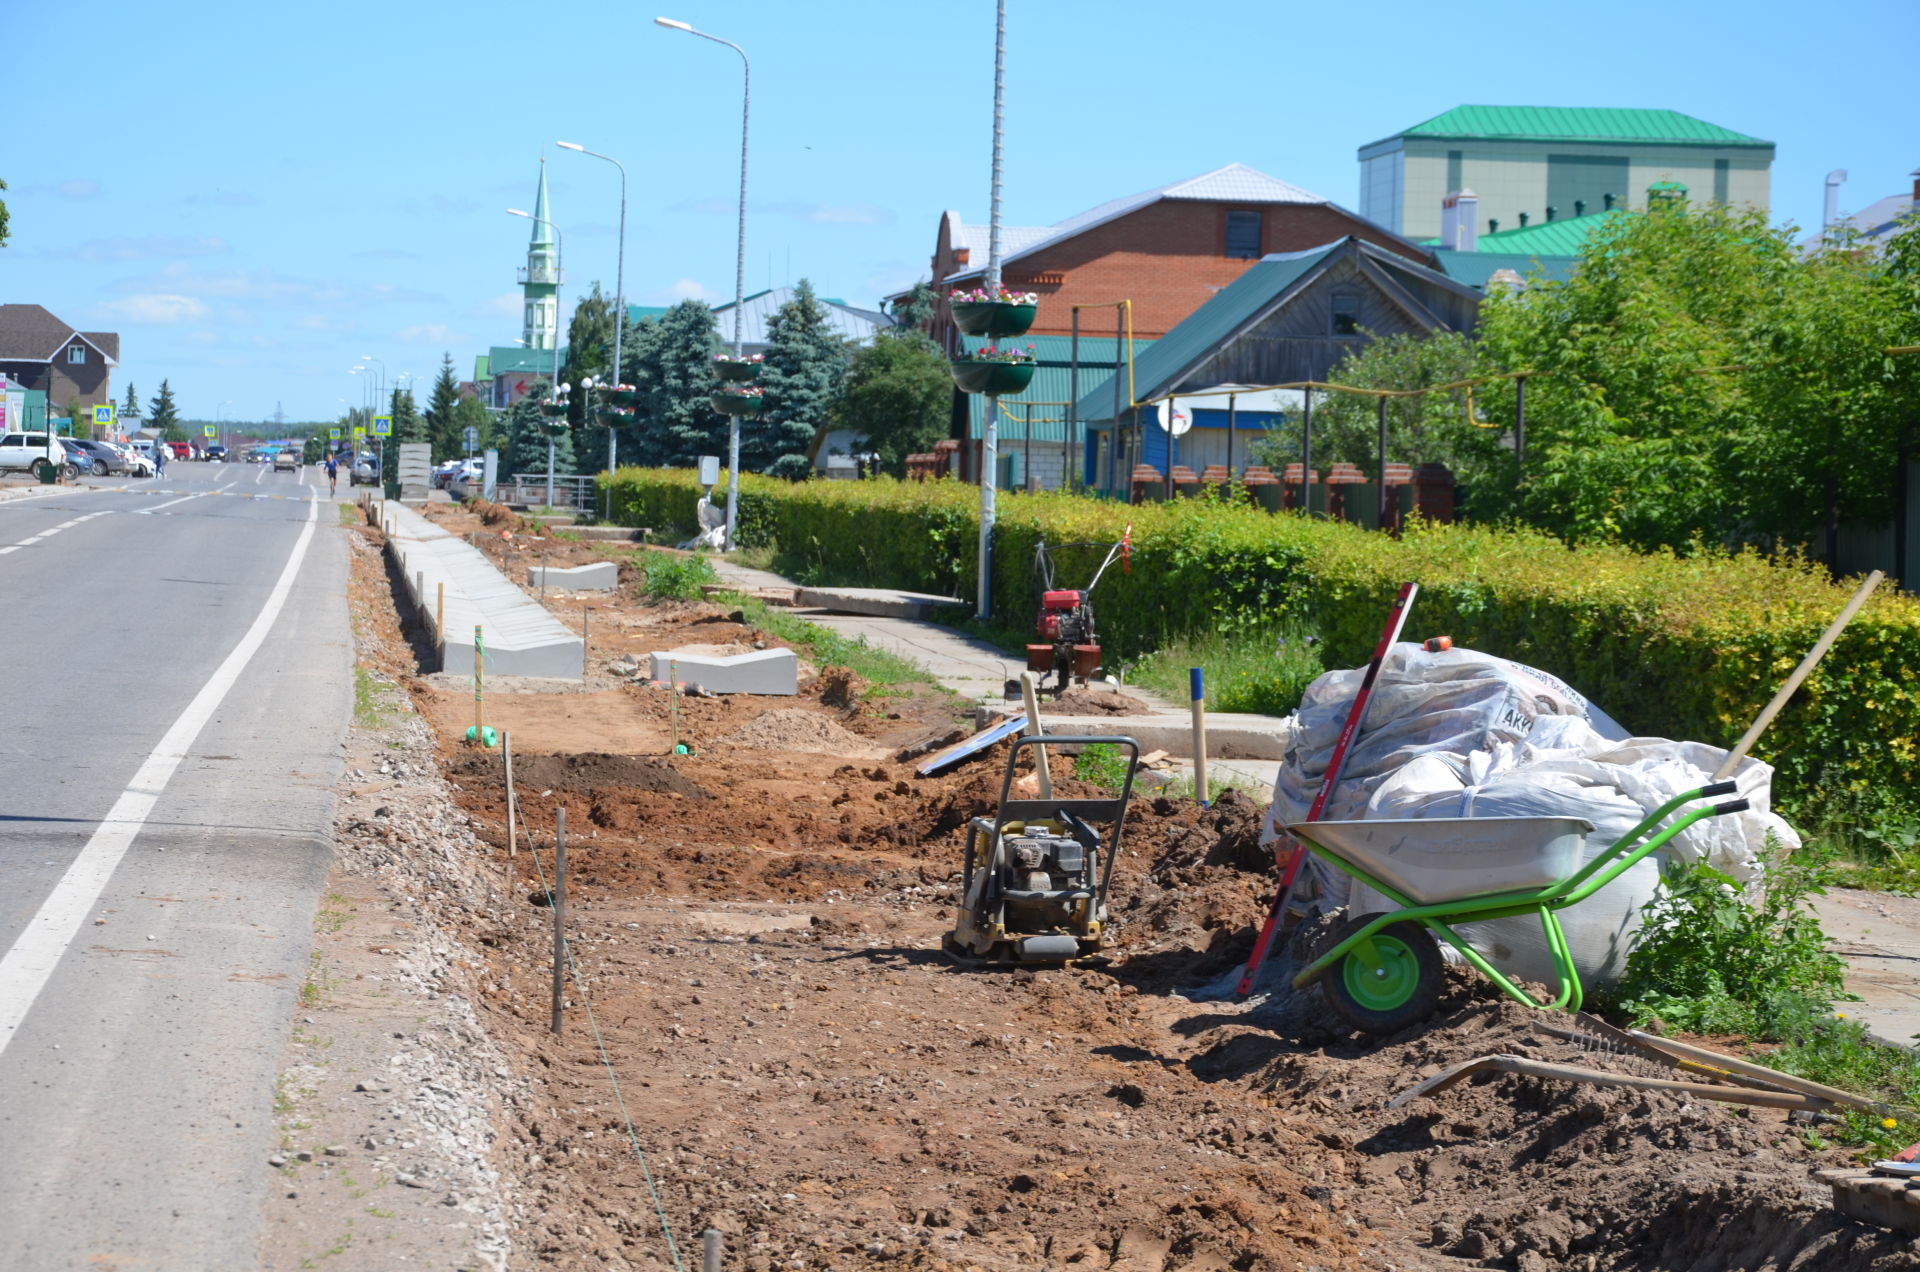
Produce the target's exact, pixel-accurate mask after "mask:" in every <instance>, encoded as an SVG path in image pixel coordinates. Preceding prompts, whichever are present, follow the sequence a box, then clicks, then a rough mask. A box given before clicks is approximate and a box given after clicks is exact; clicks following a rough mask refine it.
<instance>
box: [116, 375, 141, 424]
mask: <svg viewBox="0 0 1920 1272" xmlns="http://www.w3.org/2000/svg"><path fill="white" fill-rule="evenodd" d="M139 418H140V395H139V394H138V393H135V392H134V391H133V383H132V381H128V383H127V400H126V401H125V402H124V403H122V404H121V407H120V423H121V424H122V425H123V426H124V427H127V428H131V427H132V426H133V421H135V420H137V419H139Z"/></svg>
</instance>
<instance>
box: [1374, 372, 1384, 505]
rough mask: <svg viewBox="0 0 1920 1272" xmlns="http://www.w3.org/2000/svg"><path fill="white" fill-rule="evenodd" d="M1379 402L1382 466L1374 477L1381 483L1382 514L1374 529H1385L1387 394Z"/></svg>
mask: <svg viewBox="0 0 1920 1272" xmlns="http://www.w3.org/2000/svg"><path fill="white" fill-rule="evenodd" d="M1379 402H1380V468H1379V471H1378V473H1377V474H1376V475H1375V477H1374V481H1376V482H1378V483H1379V490H1380V515H1379V516H1378V517H1377V518H1375V524H1374V529H1376V530H1385V529H1386V528H1387V399H1386V395H1385V394H1382V395H1381V396H1380V398H1379Z"/></svg>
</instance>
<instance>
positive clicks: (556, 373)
mask: <svg viewBox="0 0 1920 1272" xmlns="http://www.w3.org/2000/svg"><path fill="white" fill-rule="evenodd" d="M507 215H509V216H524V217H526V218H527V220H529V221H533V222H535V223H537V224H540V225H544V226H546V227H547V228H548V229H550V230H552V231H553V276H554V284H553V382H552V383H551V384H550V385H549V386H548V389H547V391H548V392H549V393H551V394H552V395H553V400H554V401H555V402H560V401H561V400H562V399H561V397H560V282H559V280H560V279H561V278H562V277H564V274H563V269H562V265H563V262H564V261H565V260H566V257H567V245H566V236H565V235H564V234H562V233H560V227H559V226H557V225H555V224H554V223H553V222H552V221H549V220H547V218H546V217H544V216H535V215H534V214H533V213H531V212H522V211H521V210H520V209H519V208H508V209H507ZM554 443H555V439H554V437H553V434H552V432H551V431H550V430H549V432H548V434H547V507H549V508H551V507H553V464H554V453H555V451H554Z"/></svg>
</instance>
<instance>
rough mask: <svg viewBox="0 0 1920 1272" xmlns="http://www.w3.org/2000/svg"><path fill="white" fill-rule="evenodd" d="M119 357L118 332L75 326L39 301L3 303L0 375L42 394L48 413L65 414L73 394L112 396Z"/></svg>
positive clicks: (85, 401) (96, 398)
mask: <svg viewBox="0 0 1920 1272" xmlns="http://www.w3.org/2000/svg"><path fill="white" fill-rule="evenodd" d="M119 362H120V334H119V333H118V332H114V331H80V330H77V329H76V328H74V327H73V326H71V325H69V324H68V323H66V322H63V321H62V320H61V319H59V318H57V317H55V316H54V315H53V314H52V313H51V312H49V311H48V310H47V309H45V308H43V307H42V306H39V305H0V379H5V380H6V381H8V382H9V383H11V384H12V385H13V386H14V387H15V388H17V389H20V390H24V391H25V392H27V393H39V394H41V395H43V398H44V400H45V402H46V404H47V413H48V414H49V415H50V416H58V417H61V418H65V413H66V409H67V403H68V401H70V400H76V399H77V400H78V401H79V403H80V405H81V406H83V407H90V406H103V405H106V404H107V403H109V402H112V401H113V368H114V367H115V366H117V365H118V364H119ZM13 426H14V425H13V424H12V422H11V421H10V422H9V427H13Z"/></svg>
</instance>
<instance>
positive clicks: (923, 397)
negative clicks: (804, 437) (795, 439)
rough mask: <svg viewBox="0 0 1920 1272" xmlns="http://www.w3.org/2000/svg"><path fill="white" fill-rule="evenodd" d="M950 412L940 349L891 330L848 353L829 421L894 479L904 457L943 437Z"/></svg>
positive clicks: (949, 381)
mask: <svg viewBox="0 0 1920 1272" xmlns="http://www.w3.org/2000/svg"><path fill="white" fill-rule="evenodd" d="M952 409H953V377H952V375H951V373H950V372H949V371H948V370H947V359H946V357H945V356H944V355H943V354H942V353H941V352H940V346H938V345H936V344H935V343H934V342H933V341H932V340H931V339H929V338H928V337H927V336H926V335H925V334H923V333H922V332H920V331H917V330H915V329H913V328H911V327H896V328H893V329H891V330H885V331H881V332H879V333H878V334H877V335H875V337H874V340H873V343H872V344H870V345H868V346H867V347H866V348H864V349H858V350H855V351H854V355H853V360H852V362H851V363H850V364H849V365H848V367H847V378H846V387H845V391H844V392H843V393H842V394H841V396H840V399H839V401H837V402H835V403H834V408H833V422H834V424H835V425H837V426H839V427H840V428H844V429H849V430H851V431H852V432H854V433H856V434H858V435H859V436H860V437H863V438H865V439H866V441H865V444H866V446H867V447H869V448H870V449H872V450H874V451H877V452H878V453H879V455H880V466H881V467H882V468H883V469H884V470H885V471H887V472H890V473H892V474H893V475H894V476H896V477H899V476H903V475H904V474H905V473H906V458H907V456H908V455H915V454H919V453H921V452H923V451H929V450H932V449H933V445H934V443H935V442H938V441H939V440H940V439H941V438H943V437H945V436H946V435H947V417H948V415H949V413H950V412H951V411H952Z"/></svg>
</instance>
